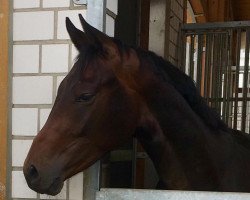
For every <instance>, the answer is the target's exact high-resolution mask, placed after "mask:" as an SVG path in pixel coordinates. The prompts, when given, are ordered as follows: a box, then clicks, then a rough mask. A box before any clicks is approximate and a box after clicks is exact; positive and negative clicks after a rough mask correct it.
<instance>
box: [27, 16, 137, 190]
mask: <svg viewBox="0 0 250 200" xmlns="http://www.w3.org/2000/svg"><path fill="white" fill-rule="evenodd" d="M80 20H81V23H82V26H83V28H84V31H85V32H82V31H80V30H78V29H77V28H75V26H74V25H73V24H72V23H71V21H70V20H69V19H68V18H67V19H66V26H67V30H68V33H69V35H70V37H71V40H72V42H73V43H74V45H75V47H76V48H77V49H78V51H79V56H78V59H77V61H76V63H75V64H74V66H73V68H72V70H71V71H70V72H69V74H68V75H67V76H66V77H65V79H64V80H63V81H62V83H61V84H60V87H59V90H58V94H57V97H56V100H55V103H54V106H53V109H52V111H51V113H50V115H49V118H48V120H47V122H46V124H45V125H44V127H43V128H42V129H41V131H40V132H39V133H38V135H37V136H36V137H35V139H34V141H33V144H32V146H31V149H30V151H29V153H28V156H27V158H26V160H25V163H24V168H23V171H24V175H25V178H26V180H27V183H28V185H29V187H30V188H32V189H33V190H35V191H37V192H39V193H47V194H50V195H55V194H57V193H59V192H60V190H61V188H62V186H63V181H64V180H66V179H67V178H70V177H71V176H73V175H74V174H76V173H78V172H80V171H82V170H84V169H86V168H87V167H89V166H90V165H92V164H93V163H94V162H96V161H97V160H98V159H100V158H101V157H102V156H103V155H104V154H105V153H106V152H108V151H110V150H112V149H114V148H115V147H117V146H118V145H120V144H122V143H124V142H126V141H127V140H128V139H129V138H131V136H132V134H133V133H134V131H135V128H136V126H137V123H138V120H139V119H140V116H139V115H140V97H139V95H138V94H137V93H136V92H135V91H134V90H133V89H131V88H132V87H131V85H134V84H135V83H134V77H135V76H134V75H135V74H136V73H137V71H138V69H139V59H138V57H137V55H136V52H135V51H134V50H132V49H127V50H126V51H124V52H122V51H121V49H120V48H119V47H118V45H117V43H116V42H114V41H113V39H112V38H110V37H108V36H106V35H105V34H103V33H101V32H100V31H98V30H97V29H95V28H93V27H91V26H90V25H89V24H87V23H86V21H85V20H84V19H83V18H82V17H81V16H80ZM131 69H133V70H131Z"/></svg>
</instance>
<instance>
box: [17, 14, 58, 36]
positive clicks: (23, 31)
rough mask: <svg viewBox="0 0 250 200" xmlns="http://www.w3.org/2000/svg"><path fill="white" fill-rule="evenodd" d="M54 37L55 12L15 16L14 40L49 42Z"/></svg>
mask: <svg viewBox="0 0 250 200" xmlns="http://www.w3.org/2000/svg"><path fill="white" fill-rule="evenodd" d="M53 37H54V12H52V11H40V12H16V13H14V14H13V40H14V41H19V40H49V39H53Z"/></svg>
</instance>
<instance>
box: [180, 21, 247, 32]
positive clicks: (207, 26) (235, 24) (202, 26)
mask: <svg viewBox="0 0 250 200" xmlns="http://www.w3.org/2000/svg"><path fill="white" fill-rule="evenodd" d="M249 27H250V21H232V22H213V23H189V24H184V25H183V27H182V29H183V30H185V31H192V30H195V31H198V30H220V29H236V28H249Z"/></svg>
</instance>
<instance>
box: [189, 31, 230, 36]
mask: <svg viewBox="0 0 250 200" xmlns="http://www.w3.org/2000/svg"><path fill="white" fill-rule="evenodd" d="M220 33H221V34H223V33H224V34H226V33H227V31H221V30H218V31H214V30H198V31H189V32H186V33H185V35H186V36H190V35H198V34H207V35H213V34H220Z"/></svg>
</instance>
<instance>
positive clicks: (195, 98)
mask: <svg viewBox="0 0 250 200" xmlns="http://www.w3.org/2000/svg"><path fill="white" fill-rule="evenodd" d="M136 50H137V53H138V55H139V56H140V57H141V59H147V60H148V62H151V65H152V66H153V70H154V72H155V74H156V75H157V76H158V77H159V78H161V79H163V80H164V81H166V82H168V83H171V84H172V85H173V86H174V87H175V88H176V90H177V91H178V92H179V93H180V94H181V95H182V97H183V98H184V99H185V100H186V102H187V103H188V104H189V106H190V107H191V108H192V109H193V111H194V112H195V113H196V114H197V115H198V116H199V117H200V118H201V119H202V120H203V122H204V123H205V124H206V125H207V126H208V127H209V128H211V129H212V130H215V131H214V132H215V133H222V132H221V131H220V130H222V131H223V132H227V133H229V134H231V135H232V136H233V138H234V139H235V140H236V141H237V143H238V144H241V145H242V146H244V147H245V148H247V149H250V135H249V134H247V133H244V132H241V131H239V130H234V129H230V128H229V127H228V126H227V125H226V124H225V123H224V122H223V121H222V120H221V118H220V116H219V114H218V113H217V112H216V111H215V110H214V109H213V108H211V107H209V106H208V105H207V104H206V102H205V100H204V99H203V98H202V97H201V95H200V94H199V92H198V90H197V89H196V86H195V83H194V81H193V79H192V78H191V77H189V76H187V75H186V74H185V73H184V72H182V71H181V70H179V69H178V68H177V67H175V66H174V65H173V64H171V63H170V62H168V61H166V60H164V59H163V58H162V57H160V56H158V55H156V54H155V53H153V52H151V51H145V50H142V49H136ZM216 130H217V131H216Z"/></svg>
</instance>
